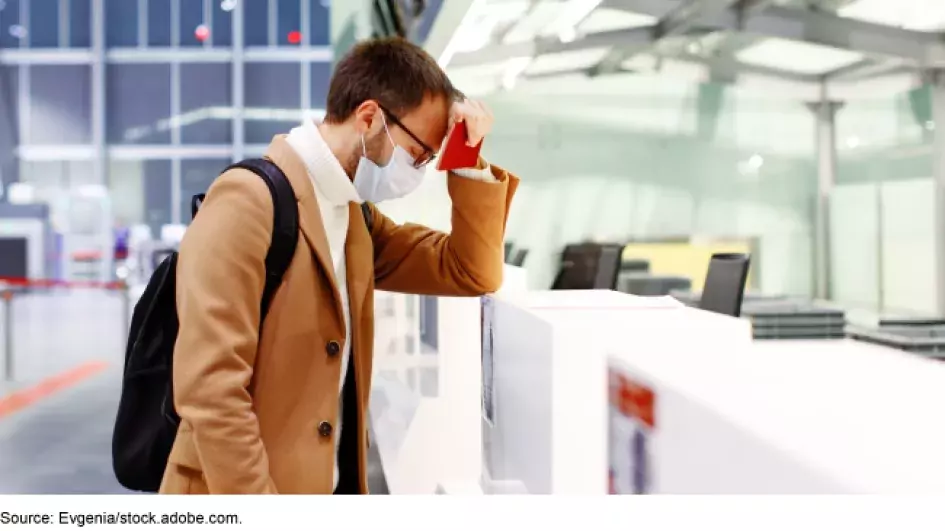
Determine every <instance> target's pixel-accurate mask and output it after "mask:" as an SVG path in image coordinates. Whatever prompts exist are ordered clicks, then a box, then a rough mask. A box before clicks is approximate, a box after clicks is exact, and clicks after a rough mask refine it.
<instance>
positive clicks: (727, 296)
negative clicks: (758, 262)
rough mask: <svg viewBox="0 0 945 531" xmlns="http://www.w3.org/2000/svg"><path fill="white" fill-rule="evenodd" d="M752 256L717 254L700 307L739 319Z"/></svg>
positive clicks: (711, 262) (710, 265)
mask: <svg viewBox="0 0 945 531" xmlns="http://www.w3.org/2000/svg"><path fill="white" fill-rule="evenodd" d="M750 262H751V260H750V256H749V255H747V254H740V253H716V254H714V255H712V259H711V260H710V261H709V272H708V273H707V274H706V277H705V286H703V288H702V298H701V300H700V301H699V307H700V308H702V309H703V310H708V311H710V312H715V313H721V314H724V315H731V316H733V317H739V316H740V315H741V313H742V298H743V297H744V296H745V281H746V280H747V279H748V267H749V265H750Z"/></svg>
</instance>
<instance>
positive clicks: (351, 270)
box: [161, 137, 518, 494]
mask: <svg viewBox="0 0 945 531" xmlns="http://www.w3.org/2000/svg"><path fill="white" fill-rule="evenodd" d="M266 156H267V157H268V158H269V159H271V160H272V161H273V162H275V163H276V164H277V165H278V166H279V167H280V168H281V169H282V171H283V172H285V174H286V176H287V177H288V179H289V181H290V182H291V183H292V188H293V189H294V191H295V195H296V197H297V199H298V208H299V225H300V231H299V242H298V247H297V249H296V252H295V256H294V258H293V259H292V263H291V265H290V266H289V269H288V271H286V274H285V277H284V279H283V283H282V285H281V287H280V288H279V289H278V291H277V292H276V294H275V296H274V298H273V300H272V303H271V306H270V309H269V313H268V314H267V317H266V320H265V322H264V323H263V324H262V327H261V331H260V326H259V321H260V312H261V310H260V300H261V298H262V291H263V284H264V276H265V267H264V263H263V259H264V257H265V255H266V251H267V249H268V247H269V243H270V239H271V231H272V220H273V210H272V209H273V205H272V200H271V198H270V194H269V190H268V188H267V187H266V184H265V183H264V182H263V181H262V179H260V178H259V177H257V176H256V175H254V174H252V173H250V172H248V171H246V170H231V171H228V172H226V173H224V174H223V175H222V176H220V177H219V178H218V179H217V180H216V181H215V182H214V183H213V185H212V186H211V187H210V190H209V191H208V193H207V198H206V200H205V202H204V203H203V205H202V206H201V208H200V213H199V215H198V216H196V218H195V219H194V221H193V223H192V224H191V226H190V227H189V228H188V230H187V233H186V235H185V236H184V239H183V241H182V243H181V246H180V256H179V259H178V266H177V282H178V284H177V308H178V313H179V317H180V332H179V335H178V338H177V343H176V345H175V349H174V371H173V385H174V403H175V406H176V409H177V412H178V414H179V415H180V417H181V419H182V421H181V425H180V429H179V431H178V434H177V438H176V440H175V442H174V446H173V449H172V451H171V455H170V459H169V463H168V466H167V469H166V471H165V474H164V481H163V483H162V485H161V492H162V493H170V494H177V493H221V494H223V493H248V494H249V493H253V494H259V493H293V494H330V493H332V477H333V469H334V461H333V460H334V459H335V444H334V437H335V432H336V431H337V430H334V429H333V423H334V422H335V420H334V419H337V418H338V417H339V415H338V413H339V411H338V409H339V400H338V398H339V379H340V375H341V373H340V371H341V358H342V356H340V355H339V354H338V353H339V352H340V351H341V350H342V349H341V348H339V347H340V346H341V343H342V342H343V341H344V338H345V333H344V318H343V314H342V306H341V300H340V297H339V294H338V288H337V286H336V283H335V280H334V272H333V270H332V266H331V259H330V257H329V251H328V242H327V239H326V235H325V230H324V227H323V225H322V221H321V216H320V213H319V208H318V204H317V202H316V201H317V200H316V196H315V193H314V189H313V185H312V182H311V180H310V179H309V177H308V175H307V173H306V169H305V167H304V165H303V162H302V160H301V159H300V158H299V157H298V156H297V155H296V153H295V151H294V150H293V149H292V148H291V147H290V146H289V144H288V143H287V142H286V140H285V137H276V138H275V140H274V141H273V143H272V144H271V145H270V147H269V151H268V153H267V155H266ZM492 168H493V173H494V175H495V176H496V177H497V179H498V180H499V182H498V183H488V182H480V181H476V180H472V179H465V178H462V177H459V176H455V175H449V176H448V177H447V179H448V189H449V195H450V197H451V199H452V205H453V215H452V234H444V233H441V232H437V231H434V230H431V229H428V228H426V227H423V226H420V225H415V224H405V225H398V224H397V223H395V222H393V221H391V220H390V219H389V218H387V217H386V216H384V215H383V214H382V213H381V212H380V211H379V210H377V209H376V208H375V207H374V206H373V205H372V206H371V209H372V211H373V231H372V232H371V233H370V234H369V233H368V229H367V226H366V224H365V222H364V217H363V215H362V212H361V208H360V205H357V204H355V203H351V204H350V208H349V228H348V236H347V242H346V244H345V252H346V254H347V264H346V267H347V284H348V293H349V298H350V306H351V308H350V311H351V323H352V324H351V326H352V333H351V340H352V353H351V357H350V368H349V371H348V376H347V379H346V382H345V386H344V391H345V396H344V397H343V398H344V407H343V409H344V411H342V412H341V413H342V417H341V418H342V423H343V429H342V430H341V432H342V437H341V439H342V440H341V441H340V449H339V469H340V472H341V477H340V480H339V485H338V488H337V489H336V492H338V493H352V494H354V493H366V492H367V478H366V455H367V430H366V423H365V421H366V419H367V418H368V417H367V408H368V396H369V394H370V389H371V365H372V356H373V352H372V350H373V340H374V307H373V301H374V289H375V287H376V288H377V289H382V290H386V291H395V292H406V293H419V294H430V295H462V296H474V295H480V294H483V293H487V292H491V291H495V290H496V289H497V288H498V287H499V285H500V284H501V281H502V264H503V256H502V255H503V239H504V232H505V223H506V218H507V216H508V210H509V205H510V203H511V200H512V196H513V194H514V192H515V188H516V186H517V184H518V179H517V178H515V177H514V176H512V175H510V174H508V173H506V172H505V171H504V170H502V169H500V168H498V167H496V166H492ZM349 406H350V407H349Z"/></svg>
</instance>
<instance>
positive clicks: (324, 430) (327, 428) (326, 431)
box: [318, 420, 333, 437]
mask: <svg viewBox="0 0 945 531" xmlns="http://www.w3.org/2000/svg"><path fill="white" fill-rule="evenodd" d="M332 430H333V428H332V427H331V423H330V422H328V421H326V420H323V421H321V422H319V423H318V434H319V435H321V436H322V437H331V432H332Z"/></svg>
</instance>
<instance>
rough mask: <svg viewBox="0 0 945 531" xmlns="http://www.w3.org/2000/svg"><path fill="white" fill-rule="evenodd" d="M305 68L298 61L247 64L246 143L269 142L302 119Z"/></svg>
mask: <svg viewBox="0 0 945 531" xmlns="http://www.w3.org/2000/svg"><path fill="white" fill-rule="evenodd" d="M300 83H301V67H300V65H298V64H294V63H247V64H246V91H245V92H246V94H245V96H246V142H247V143H250V144H268V143H269V142H270V141H271V140H272V137H273V136H275V135H277V134H279V133H284V132H285V131H286V130H287V129H289V128H290V127H292V126H293V125H295V124H297V123H298V122H299V121H300V120H301V113H299V114H298V115H297V116H296V115H292V114H291V112H292V111H293V110H299V109H300V106H301V104H302V95H301V91H300V88H299V84H300Z"/></svg>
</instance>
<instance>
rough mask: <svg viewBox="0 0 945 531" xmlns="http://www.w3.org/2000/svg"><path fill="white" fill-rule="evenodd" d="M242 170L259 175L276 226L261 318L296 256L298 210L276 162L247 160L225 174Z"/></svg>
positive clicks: (292, 193)
mask: <svg viewBox="0 0 945 531" xmlns="http://www.w3.org/2000/svg"><path fill="white" fill-rule="evenodd" d="M235 168H240V169H244V170H249V171H251V172H253V173H255V174H256V175H258V176H259V177H260V178H261V179H262V180H263V181H265V183H266V186H268V187H269V193H270V194H271V195H272V205H273V224H272V242H271V243H270V244H269V252H267V253H266V286H265V288H264V289H263V298H262V317H263V318H265V316H266V312H267V311H268V310H269V303H270V302H271V301H272V297H273V295H275V293H276V289H278V288H279V285H280V284H282V277H283V275H284V274H285V272H286V270H287V269H288V268H289V263H291V262H292V257H293V256H295V248H296V245H298V241H299V235H298V234H299V207H298V203H297V201H296V199H295V192H294V191H293V190H292V184H291V183H290V182H289V179H288V178H287V177H286V176H285V173H283V172H282V170H281V169H279V167H278V166H276V164H275V163H274V162H272V161H271V160H269V159H247V160H244V161H241V162H237V163H236V164H233V165H231V166H229V167H228V168H227V169H226V170H224V171H228V170H231V169H235Z"/></svg>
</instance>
